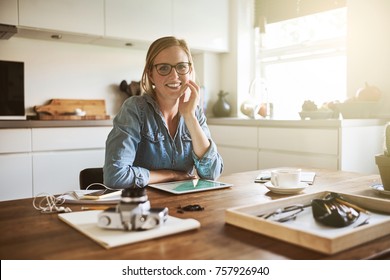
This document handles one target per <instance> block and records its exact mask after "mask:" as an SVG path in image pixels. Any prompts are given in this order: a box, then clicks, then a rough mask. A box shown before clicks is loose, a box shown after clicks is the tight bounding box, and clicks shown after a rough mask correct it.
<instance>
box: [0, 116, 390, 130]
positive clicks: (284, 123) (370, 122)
mask: <svg viewBox="0 0 390 280" xmlns="http://www.w3.org/2000/svg"><path fill="white" fill-rule="evenodd" d="M112 121H113V120H112V119H110V120H59V121H57V120H0V129H2V128H40V127H91V126H112ZM389 121H390V120H389V119H328V120H275V119H271V120H268V119H244V118H236V117H232V118H208V119H207V123H208V124H209V125H230V126H258V127H322V128H327V127H328V128H332V127H361V126H376V125H384V124H386V123H387V122H389Z"/></svg>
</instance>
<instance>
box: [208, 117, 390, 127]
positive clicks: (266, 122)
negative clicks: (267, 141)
mask: <svg viewBox="0 0 390 280" xmlns="http://www.w3.org/2000/svg"><path fill="white" fill-rule="evenodd" d="M389 121H390V120H389V119H326V120H275V119H245V118H208V119H207V124H208V125H231V126H257V127H317V128H318V127H321V128H327V127H328V128H332V127H361V126H377V125H384V124H386V123H387V122H389Z"/></svg>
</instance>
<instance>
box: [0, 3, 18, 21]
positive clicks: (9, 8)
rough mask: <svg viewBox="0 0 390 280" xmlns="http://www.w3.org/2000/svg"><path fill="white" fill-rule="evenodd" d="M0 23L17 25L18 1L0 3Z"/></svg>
mask: <svg viewBox="0 0 390 280" xmlns="http://www.w3.org/2000/svg"><path fill="white" fill-rule="evenodd" d="M0 23H2V24H10V25H18V0H1V1H0Z"/></svg>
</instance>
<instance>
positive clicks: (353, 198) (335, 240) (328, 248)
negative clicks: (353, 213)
mask: <svg viewBox="0 0 390 280" xmlns="http://www.w3.org/2000/svg"><path fill="white" fill-rule="evenodd" d="M328 193H329V192H320V193H315V194H308V195H301V196H295V197H293V198H284V199H279V200H277V201H272V202H267V203H262V204H255V205H249V206H243V207H235V208H231V209H227V210H226V213H225V221H226V223H228V224H231V225H234V226H237V227H241V228H244V229H247V230H250V231H254V232H257V233H260V234H264V235H267V236H270V237H273V238H276V239H280V240H282V241H285V242H288V243H292V244H295V245H298V246H302V247H305V248H308V249H311V250H314V251H318V252H321V253H325V254H334V253H337V252H340V251H343V250H346V249H349V248H351V247H354V246H357V245H359V244H362V243H365V242H368V241H371V240H373V239H376V238H379V237H382V236H385V235H387V234H389V233H390V200H386V199H378V198H369V197H364V196H358V195H350V194H343V193H341V195H342V196H343V197H344V198H345V199H346V200H348V201H350V202H352V203H354V204H356V205H358V206H360V207H362V208H365V209H367V210H370V212H371V217H370V220H369V224H367V225H364V226H360V227H355V226H356V224H358V222H359V221H357V222H355V223H353V224H352V225H350V226H347V227H343V228H332V227H327V226H324V225H321V224H319V223H317V222H316V221H315V220H314V218H313V216H312V210H311V207H307V208H305V210H304V211H303V212H301V213H300V214H298V215H297V218H296V219H295V220H291V221H288V222H285V223H279V222H275V221H271V220H265V219H263V218H260V217H257V216H258V215H260V214H264V213H269V212H272V211H274V210H276V209H278V208H283V207H286V206H290V205H294V204H304V205H306V204H310V203H311V201H312V200H313V199H314V198H323V197H325V195H326V194H328Z"/></svg>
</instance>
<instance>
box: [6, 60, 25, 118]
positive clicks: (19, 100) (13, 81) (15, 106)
mask: <svg viewBox="0 0 390 280" xmlns="http://www.w3.org/2000/svg"><path fill="white" fill-rule="evenodd" d="M25 115H26V114H25V106H24V63H23V62H17V61H4V60H0V119H20V118H22V119H23V118H25Z"/></svg>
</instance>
